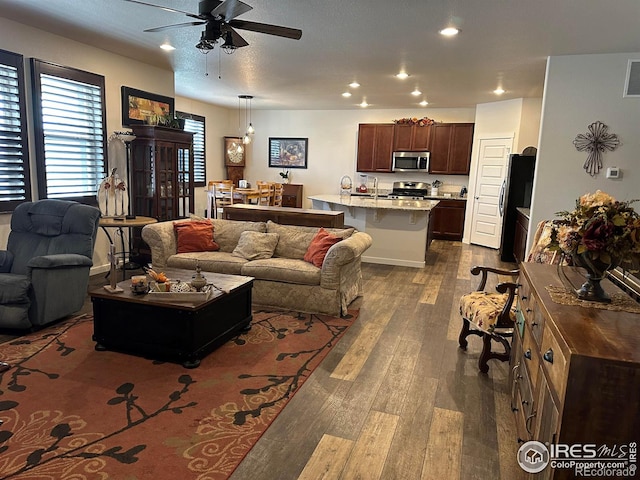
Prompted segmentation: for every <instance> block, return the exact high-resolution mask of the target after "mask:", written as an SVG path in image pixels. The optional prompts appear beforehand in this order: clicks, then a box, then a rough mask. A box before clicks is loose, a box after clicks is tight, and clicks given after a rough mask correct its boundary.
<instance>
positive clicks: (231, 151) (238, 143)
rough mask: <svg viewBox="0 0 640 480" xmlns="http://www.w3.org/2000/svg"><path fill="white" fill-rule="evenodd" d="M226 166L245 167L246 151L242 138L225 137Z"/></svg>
mask: <svg viewBox="0 0 640 480" xmlns="http://www.w3.org/2000/svg"><path fill="white" fill-rule="evenodd" d="M238 147H242V148H238ZM224 164H225V165H226V166H227V167H244V164H245V149H244V145H242V139H241V138H240V137H224Z"/></svg>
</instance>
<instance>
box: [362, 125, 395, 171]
mask: <svg viewBox="0 0 640 480" xmlns="http://www.w3.org/2000/svg"><path fill="white" fill-rule="evenodd" d="M394 126H395V125H394V124H393V123H362V124H360V125H359V127H358V171H359V172H390V171H391V161H392V158H391V156H392V153H393V132H394Z"/></svg>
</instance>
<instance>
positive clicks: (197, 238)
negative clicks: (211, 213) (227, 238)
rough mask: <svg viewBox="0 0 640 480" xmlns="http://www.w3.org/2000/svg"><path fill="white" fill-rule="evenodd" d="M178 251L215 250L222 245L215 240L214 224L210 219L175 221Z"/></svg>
mask: <svg viewBox="0 0 640 480" xmlns="http://www.w3.org/2000/svg"><path fill="white" fill-rule="evenodd" d="M173 228H174V230H175V232H176V237H177V241H178V242H177V243H178V253H189V252H213V251H215V250H220V246H219V245H218V244H217V243H216V242H214V241H213V224H212V223H211V222H210V221H209V220H201V221H200V220H198V221H191V222H174V223H173Z"/></svg>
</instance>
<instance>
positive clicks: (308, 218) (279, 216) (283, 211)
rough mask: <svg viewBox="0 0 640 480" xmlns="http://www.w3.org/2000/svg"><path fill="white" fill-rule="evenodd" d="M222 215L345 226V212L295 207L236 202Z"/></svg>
mask: <svg viewBox="0 0 640 480" xmlns="http://www.w3.org/2000/svg"><path fill="white" fill-rule="evenodd" d="M222 217H223V218H224V219H226V220H244V221H250V222H266V221H267V220H271V221H272V222H276V223H280V224H282V225H302V226H305V227H331V228H343V227H344V212H342V211H340V212H337V211H336V212H334V211H327V210H309V209H303V208H295V207H293V208H292V207H268V206H263V205H249V204H242V203H236V204H234V205H228V206H226V207H224V211H223V213H222Z"/></svg>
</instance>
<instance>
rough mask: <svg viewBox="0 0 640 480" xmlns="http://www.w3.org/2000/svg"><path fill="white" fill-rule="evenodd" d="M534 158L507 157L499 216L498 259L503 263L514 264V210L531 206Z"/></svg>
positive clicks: (515, 213) (526, 156) (515, 214)
mask: <svg viewBox="0 0 640 480" xmlns="http://www.w3.org/2000/svg"><path fill="white" fill-rule="evenodd" d="M535 166H536V157H535V156H529V155H517V154H513V155H510V156H509V165H508V167H507V175H506V177H505V179H504V181H503V182H502V189H501V191H500V203H499V207H500V215H502V241H501V242H500V259H501V260H502V261H503V262H515V258H514V256H513V242H514V239H515V232H516V218H517V212H516V208H518V207H524V208H529V207H530V206H531V192H532V191H533V175H534V170H535Z"/></svg>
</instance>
